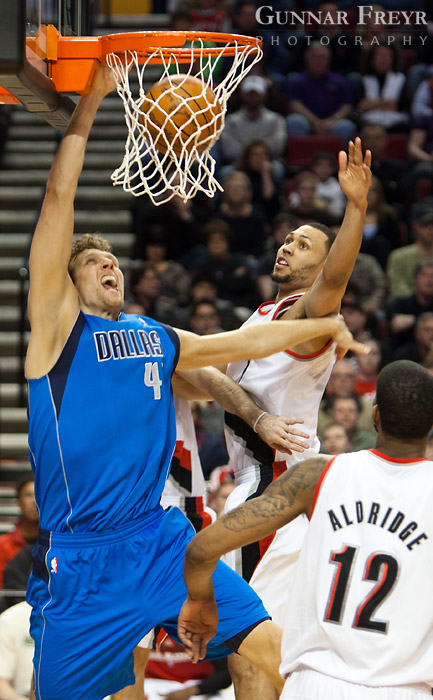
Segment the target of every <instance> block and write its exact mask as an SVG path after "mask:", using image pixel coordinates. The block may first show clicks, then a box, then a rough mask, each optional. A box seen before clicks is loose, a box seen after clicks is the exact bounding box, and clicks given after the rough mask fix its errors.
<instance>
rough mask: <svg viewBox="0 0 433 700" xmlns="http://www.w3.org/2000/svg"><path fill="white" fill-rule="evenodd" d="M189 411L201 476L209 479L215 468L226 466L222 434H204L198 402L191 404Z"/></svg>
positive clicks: (226, 458)
mask: <svg viewBox="0 0 433 700" xmlns="http://www.w3.org/2000/svg"><path fill="white" fill-rule="evenodd" d="M191 411H192V415H193V418H194V426H195V434H196V438H197V446H198V454H199V457H200V462H201V466H202V469H203V475H204V478H205V479H209V476H210V474H211V472H212V471H213V470H214V469H215V468H216V467H220V466H221V465H223V464H227V462H228V460H229V456H228V454H227V450H226V444H225V440H224V437H223V436H222V434H221V435H219V436H217V435H211V434H210V433H208V432H206V430H205V428H204V425H203V420H202V407H201V405H200V403H199V402H198V401H193V402H192V404H191Z"/></svg>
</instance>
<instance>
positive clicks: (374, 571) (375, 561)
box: [324, 545, 398, 634]
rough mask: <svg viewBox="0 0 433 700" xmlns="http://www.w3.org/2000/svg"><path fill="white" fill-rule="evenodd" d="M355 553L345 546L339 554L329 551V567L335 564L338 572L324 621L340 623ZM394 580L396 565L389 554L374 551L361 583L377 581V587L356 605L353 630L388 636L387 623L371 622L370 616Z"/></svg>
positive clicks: (396, 575)
mask: <svg viewBox="0 0 433 700" xmlns="http://www.w3.org/2000/svg"><path fill="white" fill-rule="evenodd" d="M356 552H357V547H349V546H348V545H346V546H345V547H343V549H342V550H341V551H340V552H331V556H330V558H329V561H330V563H331V564H335V565H336V567H337V570H336V572H335V574H334V578H333V581H332V585H331V590H330V593H329V598H328V603H327V606H326V611H325V616H324V620H325V622H334V623H336V624H341V621H342V618H343V615H344V609H345V604H346V598H347V593H348V589H349V583H350V579H351V573H352V567H353V564H354V561H355V555H356ZM397 577H398V562H397V560H396V559H395V558H394V557H392V556H391V555H390V554H384V553H381V552H375V553H374V554H371V555H370V556H369V557H368V559H367V561H366V564H365V569H364V577H363V580H364V581H377V585H376V586H374V587H373V589H372V590H371V591H370V592H369V593H368V595H367V596H366V598H365V599H364V600H363V601H362V602H361V603H360V604H359V605H358V607H357V609H356V613H355V617H354V620H353V624H352V626H353V627H354V628H355V629H363V630H370V631H372V632H382V633H384V634H386V633H387V631H388V622H386V621H383V620H374V619H373V615H374V613H375V612H376V609H377V608H378V607H379V605H380V604H381V603H382V602H383V601H384V600H385V598H386V597H387V596H388V595H389V594H390V593H391V591H392V589H393V587H394V585H395V582H396V580H397Z"/></svg>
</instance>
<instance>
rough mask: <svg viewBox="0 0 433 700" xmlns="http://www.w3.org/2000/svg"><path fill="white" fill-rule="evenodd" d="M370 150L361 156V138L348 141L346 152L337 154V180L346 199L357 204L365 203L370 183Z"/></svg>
mask: <svg viewBox="0 0 433 700" xmlns="http://www.w3.org/2000/svg"><path fill="white" fill-rule="evenodd" d="M370 165H371V151H366V152H365V156H364V158H363V157H362V148H361V139H360V138H359V137H356V139H355V143H353V141H349V145H348V152H347V153H346V152H345V151H340V153H339V154H338V166H339V170H338V180H339V182H340V187H341V189H342V190H343V192H344V194H345V195H346V197H347V199H348V200H350V201H351V202H353V203H354V204H357V205H362V204H365V203H366V201H367V192H368V190H369V188H370V185H371V170H370Z"/></svg>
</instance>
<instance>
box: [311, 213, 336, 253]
mask: <svg viewBox="0 0 433 700" xmlns="http://www.w3.org/2000/svg"><path fill="white" fill-rule="evenodd" d="M305 226H311V228H316V229H317V230H318V231H321V232H322V233H324V234H325V236H326V250H327V252H328V253H329V251H330V250H331V246H332V244H333V243H334V241H335V239H336V238H337V234H336V233H335V231H333V230H332V228H329V226H325V224H319V222H318V221H309V222H308V223H306V224H305Z"/></svg>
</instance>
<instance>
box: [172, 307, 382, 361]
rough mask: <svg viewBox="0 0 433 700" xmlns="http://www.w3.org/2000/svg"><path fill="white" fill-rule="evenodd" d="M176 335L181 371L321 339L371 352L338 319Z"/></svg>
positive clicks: (355, 349) (279, 323)
mask: <svg viewBox="0 0 433 700" xmlns="http://www.w3.org/2000/svg"><path fill="white" fill-rule="evenodd" d="M176 332H177V334H178V335H179V338H180V354H179V363H178V369H180V370H182V369H194V368H195V367H205V366H206V365H224V364H226V363H227V362H238V361H239V360H249V359H257V358H260V357H267V356H268V355H272V354H273V353H275V352H280V351H281V350H286V349H289V348H292V347H295V346H296V345H299V344H300V343H303V342H306V341H307V340H311V339H312V338H317V337H321V336H328V337H332V338H334V340H335V341H336V342H337V344H338V345H339V346H340V347H342V348H346V349H347V350H349V349H350V350H353V351H354V352H362V353H366V352H368V349H367V348H366V347H365V346H364V345H362V344H361V343H357V342H356V341H355V340H354V339H353V337H352V334H351V333H350V332H349V331H348V329H347V328H346V326H345V324H344V323H343V321H342V320H341V319H338V318H337V317H335V316H334V317H327V318H311V319H304V320H294V321H281V322H278V323H271V324H269V325H268V326H267V327H266V330H265V329H263V327H262V326H259V325H252V326H247V327H245V328H239V329H238V330H236V331H227V332H225V333H216V334H214V335H201V336H199V335H195V334H194V333H190V332H189V331H182V330H176Z"/></svg>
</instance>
